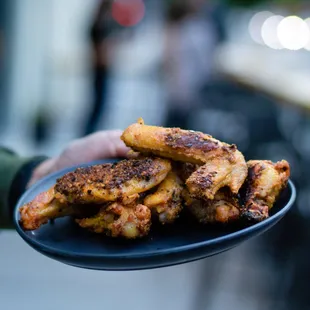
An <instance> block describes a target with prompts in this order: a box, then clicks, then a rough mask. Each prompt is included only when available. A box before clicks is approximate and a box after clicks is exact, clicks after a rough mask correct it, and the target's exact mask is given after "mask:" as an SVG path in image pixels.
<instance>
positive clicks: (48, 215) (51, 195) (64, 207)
mask: <svg viewBox="0 0 310 310" xmlns="http://www.w3.org/2000/svg"><path fill="white" fill-rule="evenodd" d="M74 212H75V210H74V208H73V206H71V205H69V204H68V203H67V202H66V200H65V199H64V198H63V197H61V195H59V197H58V198H56V196H55V190H54V187H52V188H50V189H49V190H48V191H46V192H43V193H40V194H39V195H38V196H37V197H35V199H34V200H32V201H31V202H29V203H27V204H26V205H24V206H23V207H21V208H20V218H21V219H20V222H21V225H22V226H23V228H24V229H26V230H34V229H37V228H39V227H40V226H41V225H43V224H45V223H47V222H48V220H50V219H54V218H57V217H62V216H66V215H71V214H73V213H74Z"/></svg>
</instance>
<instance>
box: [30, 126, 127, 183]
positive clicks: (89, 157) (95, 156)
mask: <svg viewBox="0 0 310 310" xmlns="http://www.w3.org/2000/svg"><path fill="white" fill-rule="evenodd" d="M121 134H122V131H121V130H106V131H99V132H96V133H94V134H91V135H89V136H86V137H84V138H82V139H77V140H75V141H73V142H71V143H70V144H69V145H68V146H67V147H66V148H65V150H64V151H63V152H62V153H61V154H60V155H59V156H58V157H55V158H52V159H49V160H46V161H44V162H43V163H42V164H41V165H39V166H38V167H37V169H35V171H34V173H33V175H32V177H31V180H30V182H29V184H28V186H31V185H33V184H34V183H35V182H37V181H38V180H39V179H41V178H43V177H44V176H46V175H48V174H50V173H52V172H55V171H58V170H61V169H64V168H66V167H70V166H74V165H79V164H82V163H87V162H91V161H94V160H101V159H108V158H116V157H126V156H127V153H128V152H129V148H127V147H126V146H125V144H124V142H123V141H122V140H121V139H120V136H121Z"/></svg>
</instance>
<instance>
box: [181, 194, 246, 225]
mask: <svg viewBox="0 0 310 310" xmlns="http://www.w3.org/2000/svg"><path fill="white" fill-rule="evenodd" d="M182 196H183V198H184V201H185V205H186V206H187V207H188V210H190V212H191V213H192V214H193V215H194V217H195V218H196V219H197V220H198V221H199V222H200V223H203V224H209V223H210V224H211V223H222V224H224V223H230V222H233V221H236V220H238V219H239V217H240V208H239V203H238V199H237V198H236V197H235V196H234V195H233V194H232V193H231V192H230V191H229V190H228V189H221V190H219V191H218V192H217V193H216V195H215V197H214V199H213V200H202V199H195V198H192V197H191V196H190V194H189V192H188V190H187V189H185V190H184V191H183V192H182Z"/></svg>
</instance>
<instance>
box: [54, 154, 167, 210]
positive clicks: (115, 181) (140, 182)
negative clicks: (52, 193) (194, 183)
mask: <svg viewBox="0 0 310 310" xmlns="http://www.w3.org/2000/svg"><path fill="white" fill-rule="evenodd" d="M170 169H171V164H170V161H169V160H166V159H162V158H151V157H145V158H139V159H129V160H122V161H120V162H118V163H114V164H105V165H97V166H92V167H87V168H78V169H76V170H75V171H73V172H70V173H68V174H66V175H64V176H63V177H62V178H60V179H58V180H57V182H56V186H55V190H56V192H58V193H60V194H62V195H63V196H65V197H66V199H67V200H68V201H69V202H70V203H78V204H87V203H103V202H108V201H116V200H122V199H126V198H127V197H129V196H131V195H133V194H138V193H142V192H145V191H147V190H149V189H151V188H153V187H154V186H156V185H158V184H159V183H160V182H162V181H163V180H164V179H165V177H166V176H167V174H168V172H169V171H170Z"/></svg>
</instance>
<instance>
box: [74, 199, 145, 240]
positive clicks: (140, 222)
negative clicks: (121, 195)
mask: <svg viewBox="0 0 310 310" xmlns="http://www.w3.org/2000/svg"><path fill="white" fill-rule="evenodd" d="M76 222H77V223H78V224H79V225H80V226H81V227H82V228H87V229H88V230H90V231H92V232H95V233H98V234H105V235H107V236H111V237H123V238H126V239H135V238H141V237H144V236H146V235H147V234H148V233H149V231H150V227H151V211H150V209H149V208H148V207H146V206H144V205H142V204H138V205H126V206H124V205H122V204H120V203H118V202H114V203H112V204H110V205H109V206H108V207H102V208H101V209H100V211H99V212H98V213H97V214H96V215H94V216H92V217H90V218H84V219H76Z"/></svg>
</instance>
